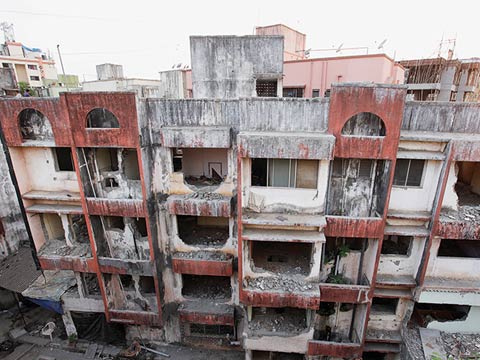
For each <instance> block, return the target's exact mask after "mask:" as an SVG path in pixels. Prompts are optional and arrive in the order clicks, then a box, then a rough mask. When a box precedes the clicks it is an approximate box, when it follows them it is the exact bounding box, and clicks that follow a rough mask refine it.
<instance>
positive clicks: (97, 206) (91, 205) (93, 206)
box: [86, 198, 146, 217]
mask: <svg viewBox="0 0 480 360" xmlns="http://www.w3.org/2000/svg"><path fill="white" fill-rule="evenodd" d="M86 201H87V207H88V212H89V214H90V215H105V216H123V217H145V215H146V211H145V206H144V203H143V200H132V199H128V200H117V199H95V198H87V199H86Z"/></svg>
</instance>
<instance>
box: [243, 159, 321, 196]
mask: <svg viewBox="0 0 480 360" xmlns="http://www.w3.org/2000/svg"><path fill="white" fill-rule="evenodd" d="M252 160H253V158H252ZM266 160H267V165H266V167H267V169H266V181H265V184H266V185H265V186H263V185H251V183H250V186H251V187H258V188H273V189H295V190H316V189H318V180H319V170H320V161H318V160H310V161H316V162H317V166H316V170H317V172H316V182H315V187H312V188H306V187H297V169H298V160H305V159H281V158H266ZM274 160H288V161H289V165H288V182H289V185H290V181H291V179H292V175H293V185H292V186H272V185H269V184H270V167H272V169H273V170H274V172H275V168H274V162H273V161H274ZM292 164H294V165H293V166H292ZM251 168H252V163H251V162H250V169H251ZM292 171H293V174H292ZM274 176H275V174H274ZM251 177H252V174H250V179H251ZM250 181H251V180H250Z"/></svg>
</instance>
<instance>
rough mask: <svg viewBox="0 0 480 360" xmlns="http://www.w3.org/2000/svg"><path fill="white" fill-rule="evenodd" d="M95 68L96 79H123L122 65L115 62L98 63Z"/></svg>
mask: <svg viewBox="0 0 480 360" xmlns="http://www.w3.org/2000/svg"><path fill="white" fill-rule="evenodd" d="M96 68H97V79H98V80H112V79H123V66H122V65H115V64H108V63H107V64H100V65H97V66H96Z"/></svg>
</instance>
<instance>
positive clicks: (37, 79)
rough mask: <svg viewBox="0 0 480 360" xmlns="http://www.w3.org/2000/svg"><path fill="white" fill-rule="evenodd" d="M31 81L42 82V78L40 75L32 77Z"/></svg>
mask: <svg viewBox="0 0 480 360" xmlns="http://www.w3.org/2000/svg"><path fill="white" fill-rule="evenodd" d="M29 78H30V81H40V76H38V75H30V77H29Z"/></svg>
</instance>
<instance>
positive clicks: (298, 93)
mask: <svg viewBox="0 0 480 360" xmlns="http://www.w3.org/2000/svg"><path fill="white" fill-rule="evenodd" d="M283 97H293V98H302V97H303V88H284V89H283Z"/></svg>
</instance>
